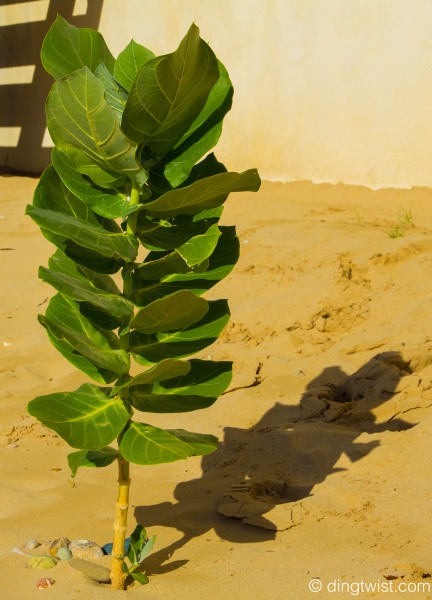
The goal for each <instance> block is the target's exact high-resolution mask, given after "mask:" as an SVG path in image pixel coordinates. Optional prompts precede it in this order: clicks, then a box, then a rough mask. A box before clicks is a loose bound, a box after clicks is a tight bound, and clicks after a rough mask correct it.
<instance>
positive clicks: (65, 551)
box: [57, 548, 72, 560]
mask: <svg viewBox="0 0 432 600" xmlns="http://www.w3.org/2000/svg"><path fill="white" fill-rule="evenodd" d="M57 556H58V558H59V559H60V560H70V559H71V558H72V552H71V551H70V550H69V548H59V549H58V550H57Z"/></svg>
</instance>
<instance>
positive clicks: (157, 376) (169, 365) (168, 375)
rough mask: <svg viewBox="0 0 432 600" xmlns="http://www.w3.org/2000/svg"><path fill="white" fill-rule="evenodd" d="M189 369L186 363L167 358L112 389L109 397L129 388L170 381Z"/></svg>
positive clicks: (188, 364)
mask: <svg viewBox="0 0 432 600" xmlns="http://www.w3.org/2000/svg"><path fill="white" fill-rule="evenodd" d="M190 369H191V365H190V363H189V362H188V361H183V360H173V359H171V358H168V359H166V360H162V361H161V362H160V363H157V364H156V365H155V366H154V367H152V368H151V369H148V370H147V371H144V372H142V373H140V374H139V375H136V376H135V377H131V378H130V379H128V380H127V381H126V382H124V383H122V384H119V385H117V386H116V387H115V388H114V389H113V391H112V393H111V395H113V394H117V393H118V392H119V391H120V390H122V389H125V388H128V387H130V386H137V385H145V384H147V385H148V384H153V383H156V382H158V381H164V380H165V379H172V378H173V377H178V376H180V375H186V373H189V371H190Z"/></svg>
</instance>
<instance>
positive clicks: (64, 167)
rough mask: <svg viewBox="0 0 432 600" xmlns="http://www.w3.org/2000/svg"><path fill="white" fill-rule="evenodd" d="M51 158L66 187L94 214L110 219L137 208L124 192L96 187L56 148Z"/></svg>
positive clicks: (124, 215) (123, 216) (122, 216)
mask: <svg viewBox="0 0 432 600" xmlns="http://www.w3.org/2000/svg"><path fill="white" fill-rule="evenodd" d="M51 158H52V162H53V165H54V167H55V170H56V171H57V173H58V174H59V176H60V177H61V180H62V182H63V184H64V185H65V186H66V188H68V189H69V190H70V191H71V192H72V193H73V194H75V196H77V198H79V199H80V200H81V202H82V203H84V205H87V206H89V207H90V208H91V209H92V211H94V212H95V213H96V214H98V215H101V216H102V217H108V218H111V219H117V218H118V217H121V218H122V219H124V218H125V217H126V216H127V215H128V214H130V213H132V212H134V211H135V210H136V209H137V207H136V206H132V205H131V203H130V198H129V197H128V196H127V194H126V193H124V192H121V191H120V190H117V189H106V188H101V187H98V186H97V185H96V184H94V183H93V182H92V181H91V179H89V178H88V177H87V176H86V175H83V174H82V173H79V172H78V171H76V170H75V169H74V167H73V165H72V164H71V162H70V161H69V160H68V158H67V156H66V155H65V154H63V152H60V151H59V150H57V148H54V149H53V151H52V154H51Z"/></svg>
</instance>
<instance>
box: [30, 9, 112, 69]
mask: <svg viewBox="0 0 432 600" xmlns="http://www.w3.org/2000/svg"><path fill="white" fill-rule="evenodd" d="M41 60H42V64H43V66H44V68H45V70H46V71H48V73H49V74H50V75H52V76H53V77H54V78H55V79H58V78H59V77H64V76H65V75H69V74H70V73H72V72H73V71H76V70H77V69H81V67H84V66H86V67H88V68H89V69H90V70H91V71H94V70H95V69H96V67H97V66H98V65H99V63H101V62H102V63H104V64H105V65H106V66H107V67H108V69H109V70H110V71H111V72H112V70H113V67H114V57H113V56H112V54H111V52H110V51H109V50H108V47H107V45H106V43H105V40H104V39H103V37H102V35H101V34H100V33H99V32H98V31H95V30H93V29H85V28H78V27H74V26H73V25H70V23H68V22H67V21H66V20H65V19H64V18H63V17H62V16H61V15H57V18H56V20H55V21H54V23H53V25H52V26H51V28H50V30H49V31H48V33H47V34H46V36H45V39H44V41H43V44H42V51H41Z"/></svg>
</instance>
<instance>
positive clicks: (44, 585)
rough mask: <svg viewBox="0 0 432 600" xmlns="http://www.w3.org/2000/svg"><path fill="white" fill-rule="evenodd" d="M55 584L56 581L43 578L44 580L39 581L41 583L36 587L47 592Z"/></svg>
mask: <svg viewBox="0 0 432 600" xmlns="http://www.w3.org/2000/svg"><path fill="white" fill-rule="evenodd" d="M54 584H55V580H54V579H49V578H48V577H43V578H42V579H39V581H38V582H37V584H36V585H35V587H37V588H38V589H39V590H46V589H47V588H49V587H51V586H52V585H54Z"/></svg>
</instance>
